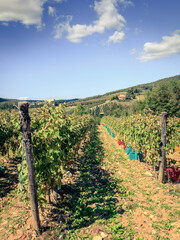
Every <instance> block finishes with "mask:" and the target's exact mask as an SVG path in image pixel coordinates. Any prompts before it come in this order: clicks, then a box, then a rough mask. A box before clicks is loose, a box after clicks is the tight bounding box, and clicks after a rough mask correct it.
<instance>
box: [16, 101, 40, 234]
mask: <svg viewBox="0 0 180 240" xmlns="http://www.w3.org/2000/svg"><path fill="white" fill-rule="evenodd" d="M18 108H19V121H20V126H21V131H22V134H23V141H24V146H25V150H26V162H27V169H28V180H29V192H30V201H31V211H32V218H33V220H32V221H33V222H32V223H33V227H34V229H35V230H36V231H40V220H39V209H38V200H37V190H36V180H35V169H34V158H33V151H32V142H31V129H30V122H31V119H30V117H29V112H28V108H29V104H28V103H25V102H21V103H18Z"/></svg>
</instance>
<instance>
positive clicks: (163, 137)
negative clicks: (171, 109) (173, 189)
mask: <svg viewBox="0 0 180 240" xmlns="http://www.w3.org/2000/svg"><path fill="white" fill-rule="evenodd" d="M166 125H167V113H166V112H162V113H161V162H160V166H159V182H160V183H163V181H164V172H165V170H166V150H165V147H166V133H167V127H166Z"/></svg>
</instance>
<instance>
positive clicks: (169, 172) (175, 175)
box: [166, 168, 180, 182]
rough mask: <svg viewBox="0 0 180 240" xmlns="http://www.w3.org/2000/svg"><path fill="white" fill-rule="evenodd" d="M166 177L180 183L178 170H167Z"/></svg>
mask: <svg viewBox="0 0 180 240" xmlns="http://www.w3.org/2000/svg"><path fill="white" fill-rule="evenodd" d="M166 175H167V176H168V178H169V180H171V181H172V182H180V171H179V170H178V168H166Z"/></svg>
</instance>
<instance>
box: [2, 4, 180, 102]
mask: <svg viewBox="0 0 180 240" xmlns="http://www.w3.org/2000/svg"><path fill="white" fill-rule="evenodd" d="M179 12H180V1H179V0H96V1H93V0H0V97H4V98H16V99H27V98H28V99H47V98H55V99H70V98H83V97H90V96H94V95H98V94H104V93H106V92H109V91H114V90H118V89H123V88H126V87H131V86H134V85H137V84H141V83H148V82H152V81H155V80H159V79H161V78H165V77H170V76H174V75H177V74H180V14H179Z"/></svg>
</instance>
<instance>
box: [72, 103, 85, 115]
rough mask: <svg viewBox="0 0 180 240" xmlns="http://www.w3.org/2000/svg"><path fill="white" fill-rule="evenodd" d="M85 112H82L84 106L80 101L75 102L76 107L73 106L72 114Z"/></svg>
mask: <svg viewBox="0 0 180 240" xmlns="http://www.w3.org/2000/svg"><path fill="white" fill-rule="evenodd" d="M84 113H85V112H84V107H83V105H82V104H81V103H78V104H77V107H76V108H75V110H74V114H75V115H83V114H84Z"/></svg>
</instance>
